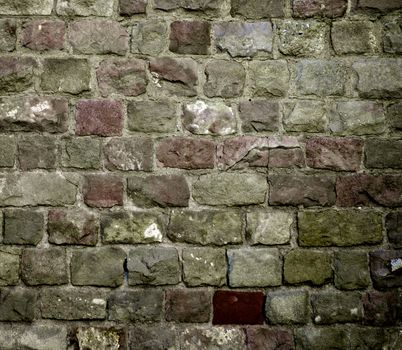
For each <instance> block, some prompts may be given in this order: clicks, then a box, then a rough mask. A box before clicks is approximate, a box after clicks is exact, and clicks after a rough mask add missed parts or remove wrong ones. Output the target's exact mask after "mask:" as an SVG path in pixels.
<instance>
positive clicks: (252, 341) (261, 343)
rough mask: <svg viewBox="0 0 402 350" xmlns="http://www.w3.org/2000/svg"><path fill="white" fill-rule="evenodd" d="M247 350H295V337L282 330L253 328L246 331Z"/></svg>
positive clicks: (288, 331)
mask: <svg viewBox="0 0 402 350" xmlns="http://www.w3.org/2000/svg"><path fill="white" fill-rule="evenodd" d="M246 335H247V350H293V349H294V348H295V347H294V342H293V335H292V332H291V331H290V330H287V329H282V328H264V327H253V328H251V327H250V328H247V329H246Z"/></svg>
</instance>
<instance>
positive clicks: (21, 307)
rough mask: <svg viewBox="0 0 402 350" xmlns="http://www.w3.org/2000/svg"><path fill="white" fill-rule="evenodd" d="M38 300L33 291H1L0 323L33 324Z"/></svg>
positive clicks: (19, 289)
mask: <svg viewBox="0 0 402 350" xmlns="http://www.w3.org/2000/svg"><path fill="white" fill-rule="evenodd" d="M37 298H38V296H37V292H36V290H33V289H27V288H21V287H15V288H2V289H0V321H14V322H15V321H23V322H32V321H33V320H34V318H35V309H36V302H37ZM8 345H9V344H8Z"/></svg>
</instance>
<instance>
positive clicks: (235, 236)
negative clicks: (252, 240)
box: [168, 210, 242, 245]
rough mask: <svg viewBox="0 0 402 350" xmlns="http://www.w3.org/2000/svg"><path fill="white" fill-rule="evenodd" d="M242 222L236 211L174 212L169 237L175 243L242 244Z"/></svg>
mask: <svg viewBox="0 0 402 350" xmlns="http://www.w3.org/2000/svg"><path fill="white" fill-rule="evenodd" d="M241 232H242V222H241V217H240V214H239V213H238V212H235V211H212V210H203V211H187V210H174V211H172V214H171V217H170V224H169V231H168V236H169V238H170V239H171V240H172V241H173V242H185V243H191V244H201V245H209V244H214V245H226V244H237V243H241V242H242V235H241Z"/></svg>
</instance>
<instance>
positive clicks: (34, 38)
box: [21, 20, 66, 51]
mask: <svg viewBox="0 0 402 350" xmlns="http://www.w3.org/2000/svg"><path fill="white" fill-rule="evenodd" d="M65 33H66V25H65V23H64V22H62V21H48V20H34V21H30V22H28V23H25V24H24V27H23V32H22V40H21V43H22V45H23V46H26V47H28V48H29V49H31V50H36V51H44V50H62V49H63V48H64V36H65Z"/></svg>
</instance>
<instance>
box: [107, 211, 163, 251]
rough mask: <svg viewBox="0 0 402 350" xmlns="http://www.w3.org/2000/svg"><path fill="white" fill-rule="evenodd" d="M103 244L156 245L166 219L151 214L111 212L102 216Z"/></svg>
mask: <svg viewBox="0 0 402 350" xmlns="http://www.w3.org/2000/svg"><path fill="white" fill-rule="evenodd" d="M101 225H102V241H103V242H104V243H123V244H138V243H157V242H162V239H163V236H164V232H165V231H166V225H167V217H166V216H165V215H163V214H158V213H152V212H127V211H124V212H113V213H107V214H105V215H103V216H102V220H101Z"/></svg>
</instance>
